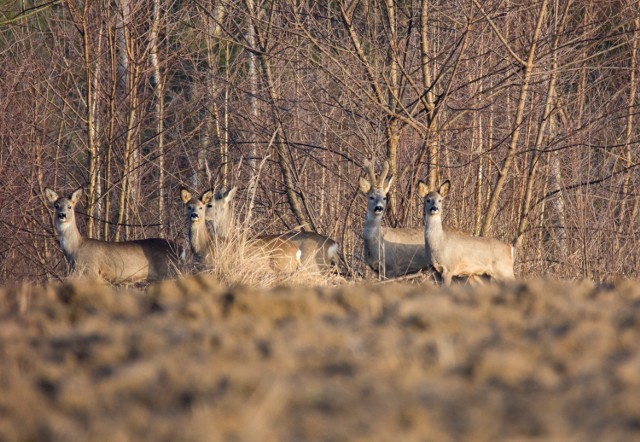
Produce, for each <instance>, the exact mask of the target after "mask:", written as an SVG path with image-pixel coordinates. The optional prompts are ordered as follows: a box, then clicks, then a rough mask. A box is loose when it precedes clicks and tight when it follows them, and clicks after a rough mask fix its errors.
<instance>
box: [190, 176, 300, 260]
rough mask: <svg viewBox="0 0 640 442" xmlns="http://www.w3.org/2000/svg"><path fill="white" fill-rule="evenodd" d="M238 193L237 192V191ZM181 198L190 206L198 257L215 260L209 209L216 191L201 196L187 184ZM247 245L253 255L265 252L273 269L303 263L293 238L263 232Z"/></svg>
mask: <svg viewBox="0 0 640 442" xmlns="http://www.w3.org/2000/svg"><path fill="white" fill-rule="evenodd" d="M234 193H235V192H234ZM180 196H181V198H182V202H183V203H184V204H185V205H186V208H187V222H188V223H189V243H190V245H191V251H192V252H193V254H194V256H195V257H196V259H198V260H199V261H201V262H203V263H206V264H209V265H211V264H213V254H212V252H213V249H212V247H214V246H215V244H214V238H213V237H212V236H211V234H210V233H209V230H208V228H207V222H206V213H207V210H208V209H211V207H209V206H211V205H212V204H211V203H212V201H213V199H214V194H213V191H212V190H208V191H206V192H204V193H203V194H202V196H201V197H200V198H197V197H194V196H193V195H192V194H191V192H189V191H188V190H187V189H185V188H184V187H183V188H182V189H181V190H180ZM247 245H248V246H249V249H250V254H251V255H252V256H256V255H258V256H266V257H268V258H269V264H270V265H271V267H272V268H273V270H275V271H278V272H291V271H294V270H296V269H297V268H298V266H299V265H300V257H301V255H302V252H301V251H300V249H299V248H298V247H297V246H296V245H295V244H293V243H292V242H290V241H287V240H285V239H282V238H279V237H275V236H261V237H258V238H254V239H251V240H249V241H248V243H247Z"/></svg>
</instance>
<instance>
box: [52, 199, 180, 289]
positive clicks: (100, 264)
mask: <svg viewBox="0 0 640 442" xmlns="http://www.w3.org/2000/svg"><path fill="white" fill-rule="evenodd" d="M44 192H45V196H46V198H47V200H48V201H49V202H50V203H51V204H52V205H53V206H54V207H55V209H56V215H55V216H56V231H57V232H58V239H59V241H60V247H61V248H62V251H63V252H64V255H65V257H66V258H67V261H68V262H69V264H70V265H71V267H72V269H73V270H74V271H75V272H77V273H78V274H79V275H80V276H85V277H87V278H94V279H101V280H105V281H107V282H110V283H114V284H118V283H135V282H140V281H156V280H160V279H165V278H168V277H171V276H174V274H175V263H176V262H177V261H178V259H179V258H178V256H179V250H178V247H177V246H176V244H175V243H173V242H172V241H168V240H166V239H162V238H148V239H141V240H137V241H122V242H114V241H101V240H97V239H92V238H85V237H83V236H82V235H81V234H80V231H79V230H78V226H77V224H76V217H75V210H74V208H75V206H76V204H77V203H78V201H79V200H80V197H81V196H82V188H79V189H77V190H75V191H74V192H73V193H72V194H71V196H70V197H68V198H65V197H59V196H58V194H57V193H56V192H54V191H53V190H51V189H49V188H46V189H45V190H44Z"/></svg>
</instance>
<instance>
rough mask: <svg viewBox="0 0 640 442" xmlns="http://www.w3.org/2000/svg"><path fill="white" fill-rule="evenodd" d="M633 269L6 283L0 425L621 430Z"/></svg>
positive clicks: (360, 434) (639, 359)
mask: <svg viewBox="0 0 640 442" xmlns="http://www.w3.org/2000/svg"><path fill="white" fill-rule="evenodd" d="M639 318H640V285H638V284H637V283H633V282H629V281H621V282H619V283H616V284H612V285H605V286H594V285H593V284H591V283H589V282H580V283H575V282H553V281H534V282H529V283H514V284H511V285H504V286H488V287H484V288H481V289H472V288H470V287H466V286H458V287H452V288H450V289H446V288H438V287H434V286H431V285H426V284H424V285H393V284H378V285H372V286H367V285H357V286H349V285H344V286H340V287H336V288H328V287H324V288H293V289H292V288H276V289H273V290H270V291H259V290H253V289H246V290H242V289H238V290H233V291H229V290H228V289H227V288H225V287H223V286H221V285H219V284H217V283H216V282H215V281H213V280H211V279H208V278H207V277H202V276H195V277H190V278H186V279H182V280H178V281H170V282H166V283H163V284H160V285H156V286H152V287H150V288H149V289H148V290H147V291H146V292H139V291H123V290H116V289H112V288H109V287H101V286H93V285H87V284H81V283H70V284H68V285H62V286H55V287H54V286H51V287H46V288H28V287H21V288H15V289H5V290H3V291H0V391H2V394H0V440H54V441H55V440H97V441H100V440H105V441H106V440H109V441H127V440H240V441H242V440H260V441H287V440H291V441H293V440H333V441H336V440H405V441H411V440H438V441H443V440H444V441H446V440H474V441H482V440H497V439H518V440H534V439H540V440H629V439H631V437H633V436H637V435H638V433H639V432H640V395H638V391H639V390H638V387H639V384H640V319H639Z"/></svg>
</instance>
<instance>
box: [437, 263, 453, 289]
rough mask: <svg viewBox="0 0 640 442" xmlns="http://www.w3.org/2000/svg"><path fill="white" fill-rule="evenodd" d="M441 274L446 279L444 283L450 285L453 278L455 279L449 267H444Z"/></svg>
mask: <svg viewBox="0 0 640 442" xmlns="http://www.w3.org/2000/svg"><path fill="white" fill-rule="evenodd" d="M440 275H442V280H443V281H444V285H446V286H450V285H451V280H452V279H453V274H452V273H451V272H450V271H449V270H448V269H446V268H444V267H443V268H442V272H440Z"/></svg>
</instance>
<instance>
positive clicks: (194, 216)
mask: <svg viewBox="0 0 640 442" xmlns="http://www.w3.org/2000/svg"><path fill="white" fill-rule="evenodd" d="M199 218H200V216H199V215H198V214H197V213H195V212H193V213H192V214H191V221H198V219H199Z"/></svg>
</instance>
